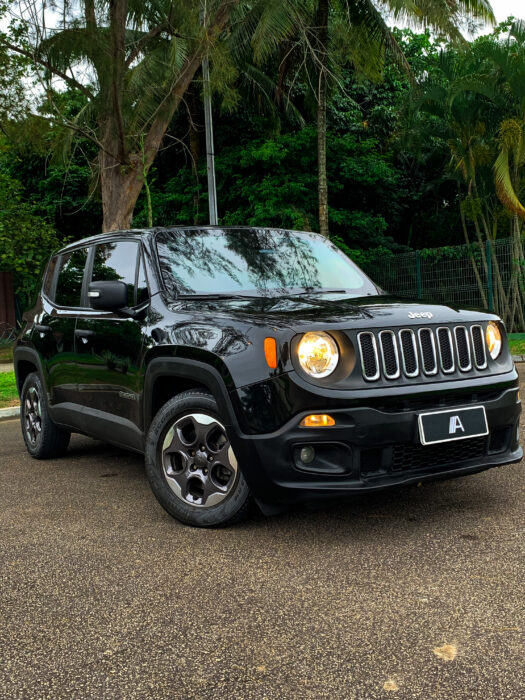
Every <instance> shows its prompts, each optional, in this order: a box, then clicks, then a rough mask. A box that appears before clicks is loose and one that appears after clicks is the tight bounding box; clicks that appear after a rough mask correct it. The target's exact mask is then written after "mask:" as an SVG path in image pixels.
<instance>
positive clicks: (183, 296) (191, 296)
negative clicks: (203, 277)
mask: <svg viewBox="0 0 525 700" xmlns="http://www.w3.org/2000/svg"><path fill="white" fill-rule="evenodd" d="M179 299H198V300H200V299H208V300H209V301H214V300H216V299H255V297H254V296H253V295H251V294H220V293H217V294H213V293H212V294H177V297H176V299H175V301H178V300H179Z"/></svg>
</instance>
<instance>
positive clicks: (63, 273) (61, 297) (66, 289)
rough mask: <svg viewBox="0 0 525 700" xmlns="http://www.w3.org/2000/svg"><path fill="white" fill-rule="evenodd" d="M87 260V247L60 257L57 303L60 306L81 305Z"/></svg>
mask: <svg viewBox="0 0 525 700" xmlns="http://www.w3.org/2000/svg"><path fill="white" fill-rule="evenodd" d="M86 260H87V249H86V248H80V250H74V251H73V252H72V253H64V254H63V255H62V256H61V257H60V271H59V273H58V280H57V290H56V294H55V303H57V304H58V305H59V306H80V302H81V299H80V298H81V295H82V280H83V278H84V268H85V266H86Z"/></svg>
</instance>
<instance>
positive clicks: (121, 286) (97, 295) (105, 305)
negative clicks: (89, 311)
mask: <svg viewBox="0 0 525 700" xmlns="http://www.w3.org/2000/svg"><path fill="white" fill-rule="evenodd" d="M88 297H89V300H90V302H91V306H92V308H94V309H97V310H99V311H118V310H119V309H125V308H126V307H127V305H128V285H127V284H126V283H125V282H118V281H113V280H111V281H109V282H91V284H90V285H89V289H88Z"/></svg>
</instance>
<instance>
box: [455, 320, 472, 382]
mask: <svg viewBox="0 0 525 700" xmlns="http://www.w3.org/2000/svg"><path fill="white" fill-rule="evenodd" d="M454 335H455V336H456V348H457V351H458V364H459V369H460V370H461V371H462V372H468V371H469V369H472V362H471V361H470V345H469V342H468V333H467V329H466V328H465V326H456V327H455V328H454Z"/></svg>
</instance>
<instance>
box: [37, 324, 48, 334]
mask: <svg viewBox="0 0 525 700" xmlns="http://www.w3.org/2000/svg"><path fill="white" fill-rule="evenodd" d="M50 330H51V326H42V325H41V324H40V323H35V331H38V333H48V332H49V331H50Z"/></svg>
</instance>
